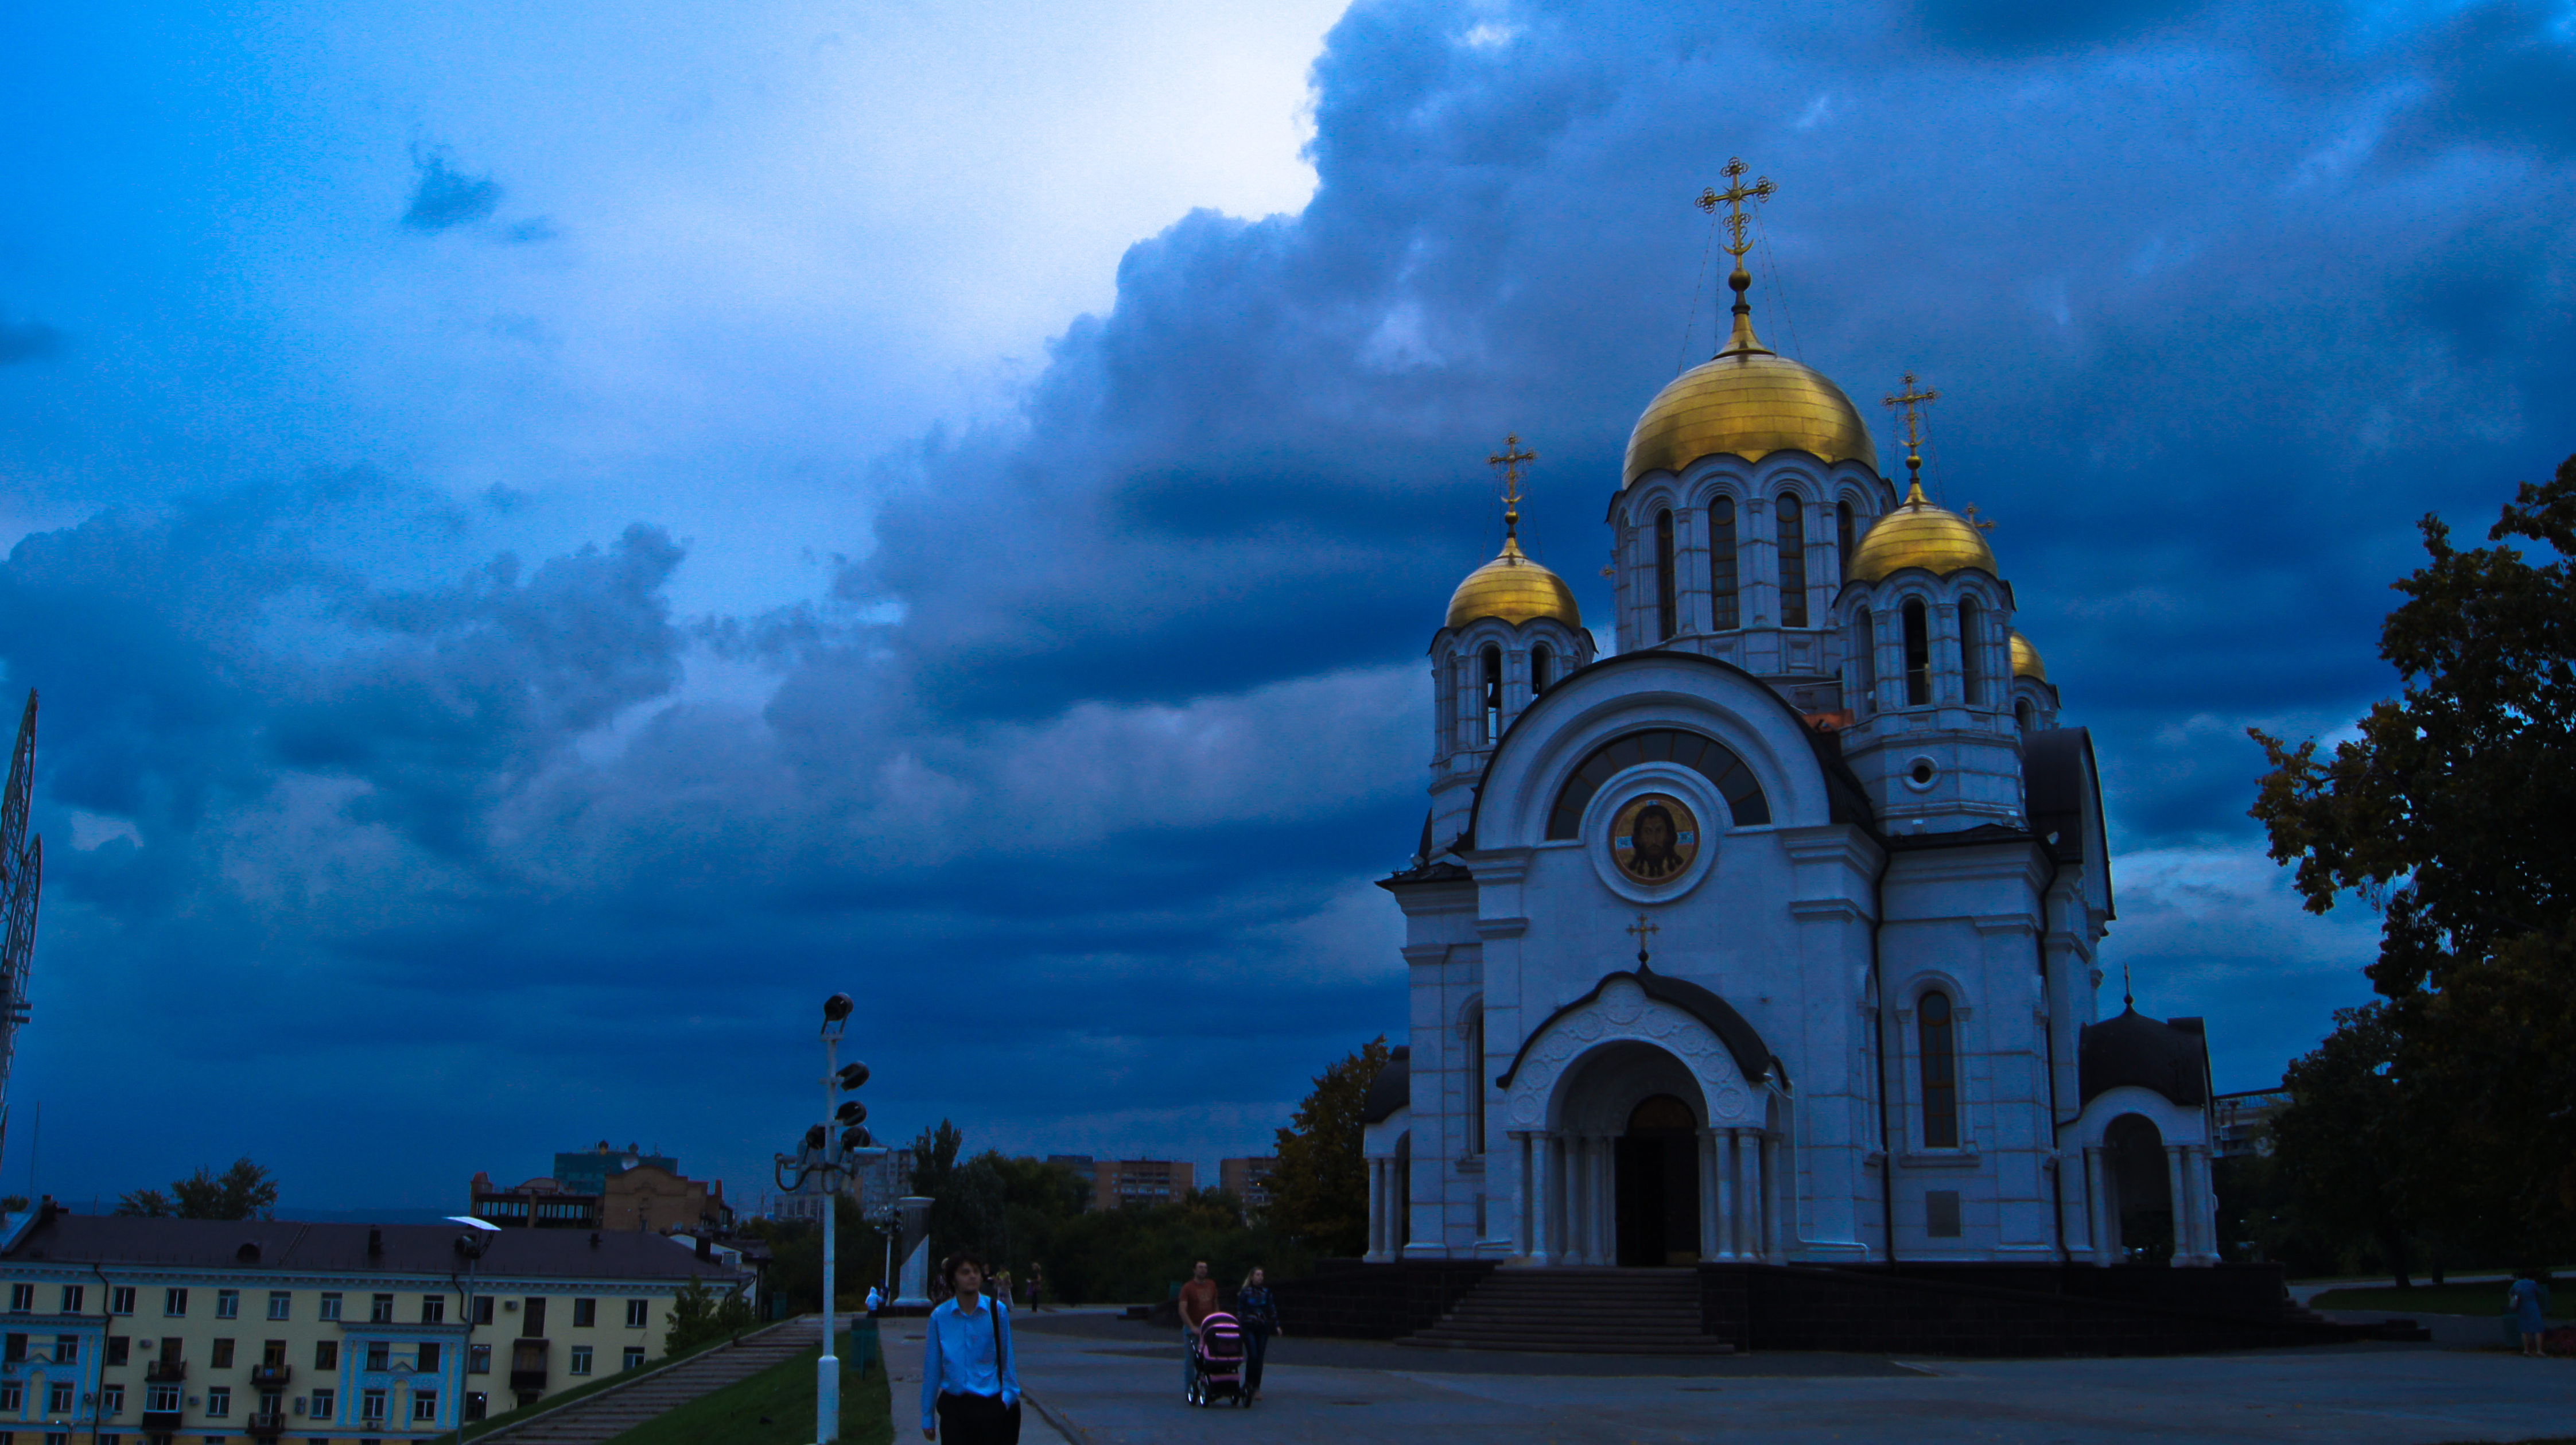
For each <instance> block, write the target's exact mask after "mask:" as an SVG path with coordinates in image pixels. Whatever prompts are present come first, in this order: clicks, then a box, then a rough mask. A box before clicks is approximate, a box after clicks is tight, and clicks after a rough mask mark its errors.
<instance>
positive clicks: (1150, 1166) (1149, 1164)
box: [1091, 1159, 1198, 1209]
mask: <svg viewBox="0 0 2576 1445" xmlns="http://www.w3.org/2000/svg"><path fill="white" fill-rule="evenodd" d="M1197 1175H1198V1166H1197V1165H1195V1164H1192V1163H1190V1162H1189V1161H1188V1160H1186V1159H1102V1160H1098V1161H1096V1162H1095V1163H1094V1164H1093V1165H1092V1166H1091V1207H1092V1208H1094V1209H1116V1208H1118V1207H1119V1206H1120V1205H1124V1204H1171V1203H1174V1202H1176V1201H1178V1200H1179V1199H1181V1198H1182V1197H1184V1196H1186V1195H1187V1194H1188V1193H1189V1192H1190V1189H1191V1187H1192V1184H1193V1181H1194V1180H1195V1179H1196V1178H1197Z"/></svg>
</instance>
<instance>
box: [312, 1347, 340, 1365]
mask: <svg viewBox="0 0 2576 1445" xmlns="http://www.w3.org/2000/svg"><path fill="white" fill-rule="evenodd" d="M313 1368H315V1369H317V1370H336V1369H338V1368H340V1342H339V1341H338V1340H315V1341H314V1342H313Z"/></svg>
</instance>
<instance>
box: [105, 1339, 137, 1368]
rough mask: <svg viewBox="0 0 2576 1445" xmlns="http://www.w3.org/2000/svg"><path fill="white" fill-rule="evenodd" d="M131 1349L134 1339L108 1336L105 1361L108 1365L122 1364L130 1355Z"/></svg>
mask: <svg viewBox="0 0 2576 1445" xmlns="http://www.w3.org/2000/svg"><path fill="white" fill-rule="evenodd" d="M133 1349H134V1341H133V1340H131V1339H128V1338H127V1337H126V1336H124V1335H113V1336H110V1337H109V1339H108V1342H107V1362H108V1363H109V1364H110V1365H122V1364H124V1363H125V1362H126V1360H127V1359H128V1358H130V1357H131V1354H132V1351H133Z"/></svg>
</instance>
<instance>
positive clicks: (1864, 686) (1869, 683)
mask: <svg viewBox="0 0 2576 1445" xmlns="http://www.w3.org/2000/svg"><path fill="white" fill-rule="evenodd" d="M1851 655H1852V662H1853V664H1854V666H1855V669H1856V670H1857V671H1858V672H1859V673H1860V687H1859V690H1858V691H1859V695H1858V696H1856V697H1854V698H1853V699H1852V700H1851V707H1852V711H1853V712H1854V713H1857V714H1859V715H1860V716H1862V717H1867V716H1869V715H1870V714H1871V713H1873V712H1875V711H1877V710H1878V628H1877V626H1876V624H1875V622H1874V621H1873V619H1872V618H1871V617H1870V615H1869V609H1867V608H1863V609H1861V610H1860V611H1858V612H1855V613H1853V614H1852V624H1851ZM817 1288H820V1286H817Z"/></svg>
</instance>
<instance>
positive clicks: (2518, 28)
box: [2407, 0, 2576, 160]
mask: <svg viewBox="0 0 2576 1445" xmlns="http://www.w3.org/2000/svg"><path fill="white" fill-rule="evenodd" d="M2421 73H2422V75H2423V78H2424V79H2425V81H2426V82H2427V83H2428V91H2427V94H2426V95H2425V96H2424V98H2423V99H2422V100H2421V101H2420V102H2419V103H2418V104H2417V105H2416V106H2415V107H2414V108H2413V110H2412V112H2411V114H2410V115H2409V116H2408V117H2407V122H2408V124H2407V130H2408V132H2409V138H2412V139H2417V140H2420V141H2421V142H2424V143H2428V144H2435V145H2464V144H2465V145H2498V146H2510V147H2515V148H2528V149H2530V150H2532V151H2534V152H2536V153H2538V154H2541V155H2545V156H2548V157H2551V158H2553V159H2558V160H2564V159H2566V158H2567V157H2569V156H2576V26H2571V25H2570V24H2569V23H2568V19H2567V16H2566V15H2565V14H2564V13H2563V11H2562V12H2561V13H2560V14H2556V15H2552V14H2551V13H2549V12H2548V11H2546V10H2543V9H2540V8H2538V7H2535V6H2530V5H2521V4H2515V3H2511V0H2505V3H2494V4H2485V5H2478V6H2474V7H2471V8H2469V9H2466V10H2463V11H2462V12H2460V13H2459V14H2458V15H2456V16H2453V17H2452V18H2451V19H2450V21H2449V22H2448V23H2447V24H2445V25H2444V26H2442V28H2441V29H2440V30H2439V31H2437V32H2436V33H2435V34H2434V35H2433V36H2432V37H2431V38H2430V40H2429V43H2427V44H2426V46H2425V47H2424V54H2423V60H2422V70H2421Z"/></svg>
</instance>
